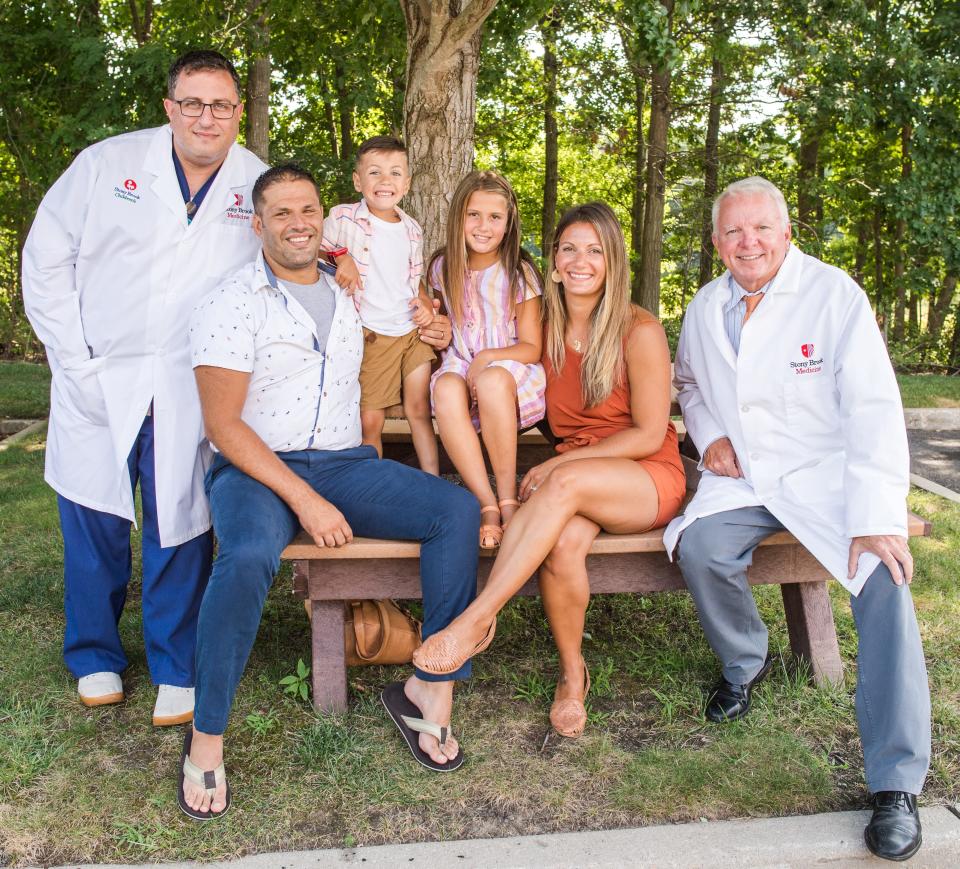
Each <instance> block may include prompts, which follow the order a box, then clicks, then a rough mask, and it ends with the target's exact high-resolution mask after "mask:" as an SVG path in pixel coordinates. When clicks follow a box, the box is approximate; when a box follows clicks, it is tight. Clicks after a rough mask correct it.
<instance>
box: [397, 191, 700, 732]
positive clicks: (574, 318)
mask: <svg viewBox="0 0 960 869" xmlns="http://www.w3.org/2000/svg"><path fill="white" fill-rule="evenodd" d="M554 237H555V241H554V244H553V250H552V252H551V268H550V270H549V275H548V279H547V282H546V286H545V288H544V294H543V297H544V319H545V325H544V351H543V364H544V367H545V369H546V372H547V392H546V402H547V420H548V422H549V424H550V428H551V430H552V431H553V433H554V434H555V435H556V436H557V437H559V438H560V439H561V440H560V443H559V445H558V446H557V455H556V456H553V457H552V458H550V459H548V460H547V461H546V462H543V463H542V464H540V465H537V466H536V467H534V468H531V470H530V471H529V472H528V473H527V474H526V476H525V477H524V478H523V481H522V482H521V484H520V491H519V495H520V499H521V501H522V502H523V506H522V507H521V508H520V509H519V510H518V511H517V513H516V514H515V515H514V516H513V518H512V519H511V520H510V523H509V525H508V526H507V528H506V531H505V533H504V537H503V542H502V544H501V546H500V553H499V555H498V556H497V560H496V562H495V564H494V566H493V569H492V570H491V573H490V579H489V580H488V582H487V585H486V587H485V588H484V590H483V591H482V592H481V593H480V595H478V596H477V598H476V600H474V602H473V603H472V604H471V605H470V606H469V607H468V608H467V609H466V610H465V611H464V612H463V613H462V614H461V615H460V616H459V617H458V618H457V619H455V620H454V621H453V622H452V623H451V624H450V625H449V626H448V627H447V628H446V629H444V630H443V631H440V632H439V633H436V634H434V635H433V636H431V637H430V638H429V639H428V640H427V641H426V642H425V643H424V644H423V645H422V646H421V647H420V648H419V649H417V651H416V652H415V653H414V658H413V660H414V664H416V666H417V667H418V668H420V669H421V670H423V671H425V672H427V673H436V674H438V675H440V674H448V673H451V672H453V671H455V670H456V669H457V668H458V667H460V666H461V665H462V663H463V662H464V661H465V660H466V659H467V658H469V657H471V656H473V655H475V654H477V653H478V652H481V651H483V650H484V649H485V648H486V647H487V646H488V645H489V644H490V641H491V640H492V639H493V633H494V630H495V627H496V616H497V613H498V612H499V611H500V610H501V609H502V608H503V606H504V604H505V603H506V602H507V601H508V600H509V599H510V598H511V597H512V596H513V595H514V594H515V593H516V592H517V590H518V589H519V588H520V587H521V586H522V585H523V583H524V582H525V581H526V580H527V578H528V577H529V576H530V575H531V574H532V573H533V572H534V571H536V570H537V568H538V567H539V568H540V594H541V596H542V599H543V606H544V609H545V610H546V614H547V619H548V621H549V623H550V629H551V630H552V631H553V636H554V639H555V640H556V643H557V649H558V652H559V659H560V679H559V681H558V683H557V689H556V693H555V695H554V702H553V707H552V708H551V710H550V721H551V723H552V724H553V726H554V729H555V730H556V731H557V732H558V733H559V734H561V735H562V736H569V737H576V736H579V735H580V734H581V733H582V732H583V728H584V726H585V724H586V719H587V713H586V708H585V706H584V699H585V697H586V694H587V691H588V690H589V687H590V676H589V673H588V671H587V666H586V663H585V662H584V660H583V656H582V654H581V642H582V638H583V627H584V618H585V615H586V610H587V604H588V603H589V600H590V580H589V577H588V575H587V568H586V556H587V552H588V551H589V549H590V545H591V544H592V543H593V540H594V538H595V537H596V536H597V534H598V533H599V532H600V531H601V530H604V531H609V532H612V533H619V534H627V533H633V532H639V531H646V530H647V529H649V528H656V527H659V526H661V525H666V524H667V522H669V521H670V520H671V519H672V518H673V517H674V515H676V513H677V512H678V510H679V508H680V504H681V502H682V500H683V496H684V492H685V488H686V486H685V480H684V473H683V465H682V463H681V461H680V454H679V451H678V447H677V432H676V429H675V428H674V427H673V423H671V422H670V351H669V348H668V346H667V338H666V335H665V334H664V331H663V327H662V326H661V325H660V323H659V321H658V320H657V319H656V317H654V316H653V315H652V314H650V313H649V312H647V311H645V310H644V309H643V308H639V307H637V306H635V305H632V304H631V303H630V272H629V267H628V261H627V251H626V245H625V243H624V239H623V232H622V230H621V228H620V224H619V222H618V221H617V218H616V216H615V215H614V213H613V211H612V210H611V209H610V207H609V206H607V205H605V204H603V203H598V202H594V203H588V204H586V205H580V206H576V207H574V208H572V209H570V210H569V211H568V212H567V213H566V214H564V216H563V217H562V218H561V220H560V223H559V225H558V226H557V231H556V233H555V236H554Z"/></svg>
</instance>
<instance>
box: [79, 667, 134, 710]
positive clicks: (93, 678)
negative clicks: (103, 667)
mask: <svg viewBox="0 0 960 869" xmlns="http://www.w3.org/2000/svg"><path fill="white" fill-rule="evenodd" d="M77 692H78V693H79V694H80V702H81V703H82V704H83V705H84V706H106V705H108V704H110V703H119V702H120V701H121V700H123V682H121V681H120V674H119V673H107V672H103V673H91V674H90V675H89V676H82V677H81V678H80V679H78V680H77Z"/></svg>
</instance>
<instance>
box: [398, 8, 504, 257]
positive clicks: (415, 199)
mask: <svg viewBox="0 0 960 869" xmlns="http://www.w3.org/2000/svg"><path fill="white" fill-rule="evenodd" d="M496 2H497V0H447V2H446V3H428V2H426V0H400V5H401V7H402V8H403V14H404V18H405V19H406V22H407V87H406V93H405V94H404V106H403V114H404V129H405V133H406V143H407V152H408V155H409V157H410V169H411V172H412V175H413V180H412V183H411V185H410V192H409V193H408V194H407V196H406V200H405V201H406V206H407V209H408V210H409V211H410V212H411V214H413V216H414V217H415V218H416V219H417V220H419V221H420V223H421V225H422V226H423V250H424V254H425V255H426V256H429V255H430V254H431V253H432V252H433V251H434V250H435V249H436V248H437V247H439V246H440V245H442V244H443V239H444V227H445V225H446V220H447V209H448V207H449V205H450V197H451V196H452V195H453V191H454V188H455V187H456V186H457V184H458V183H459V182H460V179H461V178H463V176H464V175H465V174H466V173H467V172H469V171H470V169H471V168H472V166H473V138H474V137H473V131H474V115H475V106H476V96H477V68H478V65H479V60H480V29H481V27H482V26H483V22H484V21H485V20H486V18H487V16H488V15H489V14H490V12H491V11H492V10H493V7H494V6H495V5H496Z"/></svg>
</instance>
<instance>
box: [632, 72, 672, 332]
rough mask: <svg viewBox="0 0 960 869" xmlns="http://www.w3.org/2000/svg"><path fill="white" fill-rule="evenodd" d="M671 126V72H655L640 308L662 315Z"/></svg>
mask: <svg viewBox="0 0 960 869" xmlns="http://www.w3.org/2000/svg"><path fill="white" fill-rule="evenodd" d="M669 125H670V69H669V67H666V68H665V67H659V68H657V69H655V70H654V72H653V75H652V76H651V81H650V132H649V133H648V135H647V178H646V189H647V190H646V192H647V196H646V201H645V203H644V210H643V229H642V234H641V243H640V299H639V302H640V305H641V306H642V307H644V308H646V309H647V310H648V311H650V313H651V314H654V315H658V314H659V313H660V261H661V255H662V253H663V203H664V196H665V194H666V186H667V182H666V177H665V173H666V167H667V130H668V128H669Z"/></svg>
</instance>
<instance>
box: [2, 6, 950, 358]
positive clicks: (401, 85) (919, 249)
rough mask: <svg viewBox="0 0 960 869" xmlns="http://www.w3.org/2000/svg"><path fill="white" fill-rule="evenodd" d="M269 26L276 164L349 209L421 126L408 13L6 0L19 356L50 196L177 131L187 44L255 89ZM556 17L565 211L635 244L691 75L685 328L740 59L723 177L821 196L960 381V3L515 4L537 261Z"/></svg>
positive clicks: (513, 90)
mask: <svg viewBox="0 0 960 869" xmlns="http://www.w3.org/2000/svg"><path fill="white" fill-rule="evenodd" d="M147 6H150V7H151V8H152V12H153V17H152V21H151V26H150V28H149V31H148V32H142V29H141V30H138V29H137V27H135V24H134V15H133V10H138V15H139V17H140V18H142V16H143V10H144V9H145V8H146V7H147ZM261 14H264V15H265V21H266V25H267V28H268V31H269V51H270V56H271V61H272V65H273V76H272V84H271V88H272V90H271V159H272V160H274V161H279V160H283V159H296V160H297V161H299V162H301V163H303V164H304V165H305V166H307V167H308V168H310V169H311V170H313V171H314V172H315V174H316V175H317V177H318V178H319V179H320V183H321V188H322V193H323V198H324V202H325V204H327V205H328V206H329V205H331V204H334V203H335V202H338V201H346V200H351V199H353V198H355V196H356V193H355V191H354V190H353V185H352V182H351V177H350V176H351V171H352V162H353V152H354V150H355V148H356V145H357V144H358V143H359V142H360V141H362V140H363V139H364V138H366V137H368V136H370V135H373V134H377V133H383V132H397V133H400V132H403V130H404V120H405V119H404V92H405V79H406V42H405V24H404V20H403V16H402V11H401V7H400V4H398V3H396V2H395V0H365V2H363V3H355V2H349V0H330V2H324V3H320V2H306V3H303V2H294V0H269V3H265V4H262V5H261V4H252V3H250V2H248V0H223V2H218V3H213V2H211V0H199V2H195V0H189V2H188V0H165V2H163V3H157V2H154V0H151V2H149V3H148V2H147V0H102V2H100V3H88V2H84V0H51V2H46V3H40V4H37V3H33V4H23V3H18V2H14V0H0V73H2V77H3V81H4V88H3V91H2V92H0V247H2V249H3V251H4V252H5V253H6V256H4V257H2V258H0V355H16V356H20V357H25V356H26V357H30V356H34V357H35V356H37V355H39V352H40V348H39V345H38V343H37V341H36V339H35V338H34V337H33V335H32V333H31V330H30V328H29V324H28V323H27V321H26V319H25V317H24V316H23V310H22V302H21V300H20V294H19V271H20V262H19V255H20V249H21V247H22V244H23V241H24V239H25V237H26V233H27V231H28V229H29V225H30V222H31V220H32V217H33V214H34V212H35V209H36V206H37V203H38V202H39V200H40V197H41V196H42V195H43V193H44V192H45V191H46V190H47V189H48V188H49V186H50V185H51V184H52V183H53V181H54V180H55V179H56V178H57V177H58V176H59V175H60V174H61V172H62V171H63V170H64V168H65V167H66V166H67V165H68V164H69V162H70V161H71V160H72V159H73V157H74V156H75V155H76V153H77V152H78V151H79V150H80V149H82V148H83V147H85V146H86V145H88V144H90V143H91V142H94V141H96V140H98V139H101V138H103V137H105V136H109V135H112V134H115V133H119V132H122V131H125V130H129V129H134V128H137V127H143V126H151V125H155V124H160V123H163V122H164V119H165V117H164V114H163V109H162V105H161V99H160V98H161V96H162V95H163V88H164V78H165V71H166V68H167V66H168V64H169V62H170V60H171V59H172V58H173V57H174V56H175V55H176V54H178V53H179V52H181V51H183V50H185V49H186V48H191V47H198V46H211V47H214V48H217V49H219V50H222V51H224V52H225V53H226V54H228V56H230V57H231V58H232V59H233V60H234V61H235V62H236V64H237V66H238V69H239V71H240V74H241V77H243V76H245V75H246V70H247V66H248V62H249V57H250V52H251V47H252V46H253V45H254V44H256V43H257V42H258V40H261V41H262V36H263V34H262V33H261V32H260V31H259V30H258V29H257V28H258V24H257V19H258V17H259V16H260V15H261ZM547 22H550V23H551V27H552V28H553V30H551V33H552V34H553V41H554V42H555V54H556V57H557V61H558V82H557V87H558V93H557V112H556V116H557V124H558V128H559V135H558V163H559V190H558V202H557V209H558V211H560V212H562V211H563V210H564V209H565V208H567V207H568V206H570V205H573V204H575V203H577V202H581V201H584V200H588V199H604V200H606V201H608V202H609V203H610V204H611V205H612V206H613V207H614V209H615V211H616V212H617V214H618V215H619V217H620V218H621V222H622V223H623V226H624V231H625V235H626V236H627V239H628V243H629V242H630V240H631V239H632V238H633V237H634V236H635V235H636V234H637V233H638V232H639V229H640V227H639V226H633V225H632V220H631V204H632V200H633V197H634V194H635V191H638V190H639V191H640V193H641V194H645V193H646V192H647V191H645V190H643V189H642V188H643V184H644V181H643V178H642V177H638V175H637V158H638V156H639V158H640V161H641V163H642V161H643V158H644V157H645V153H646V152H645V142H646V135H647V130H648V123H649V101H650V86H649V83H650V76H651V70H652V69H653V68H655V67H662V66H666V67H669V68H670V70H671V91H670V103H671V107H670V129H669V137H668V155H667V156H668V160H667V165H666V169H665V176H664V178H663V179H662V180H663V188H664V195H665V200H666V208H665V214H664V219H663V226H662V242H663V252H662V259H661V261H660V266H661V268H660V271H661V299H660V303H661V304H660V307H661V311H662V312H663V313H664V315H665V316H667V317H676V316H678V315H679V314H681V313H682V311H683V309H684V308H685V306H686V304H687V303H688V302H689V300H690V299H691V298H692V296H693V294H694V293H695V292H696V290H697V288H698V287H697V284H698V274H699V262H700V255H701V251H700V244H701V242H700V233H701V226H702V223H703V219H704V212H705V205H707V204H708V203H705V201H704V200H705V197H704V172H705V164H704V154H705V130H706V122H707V115H708V110H709V108H710V98H709V92H710V84H711V68H712V65H713V62H714V61H715V60H717V61H719V62H720V63H721V64H722V78H721V89H720V92H719V96H718V97H717V104H718V110H719V116H720V133H719V143H718V152H719V183H720V186H721V187H722V186H723V185H724V184H726V183H728V182H730V181H732V180H735V179H736V178H740V177H743V176H745V175H749V174H762V175H764V176H766V177H768V178H770V179H771V180H773V181H774V182H775V183H777V184H779V185H780V186H781V187H782V189H783V190H784V192H785V193H786V195H787V199H788V203H789V204H790V206H791V211H792V212H793V214H794V216H795V217H797V216H799V211H800V200H801V198H805V201H806V202H807V205H806V206H805V207H804V222H803V225H800V224H799V223H798V224H796V225H795V229H796V231H797V238H798V240H799V243H800V245H801V246H802V247H803V249H805V250H807V251H809V252H811V253H814V254H816V255H818V256H821V257H822V258H824V259H825V260H827V261H829V262H831V263H833V264H835V265H837V266H839V267H841V268H844V269H845V270H847V271H848V272H850V273H851V274H853V275H854V277H855V278H856V279H857V280H858V281H859V282H860V283H861V284H862V285H863V286H864V288H865V289H866V291H867V292H868V294H869V296H870V298H871V301H872V302H873V303H874V306H875V308H876V311H877V314H878V319H879V320H880V321H881V323H882V325H883V326H884V327H885V330H886V332H887V334H888V335H889V336H891V338H894V337H895V338H896V342H895V343H896V348H897V353H898V357H899V358H901V359H902V360H903V363H904V364H905V365H907V366H910V367H923V366H928V367H934V368H935V367H936V366H941V367H946V368H949V367H950V366H952V367H953V368H957V367H960V329H958V325H960V315H958V298H957V292H956V277H957V275H958V273H960V226H958V214H960V52H958V49H957V40H956V33H957V31H958V29H960V5H958V4H957V3H955V2H951V3H932V2H928V0H924V2H907V0H894V2H890V3H873V2H869V0H815V2H812V3H810V2H801V0H772V2H768V3H765V4H759V3H754V2H747V3H745V4H736V5H735V6H731V5H730V4H726V3H721V2H719V0H688V2H661V0H599V2H597V3H594V4H586V5H584V4H578V3H574V2H572V0H520V2H511V3H506V2H501V3H499V4H497V6H496V7H495V9H494V11H493V13H492V14H491V16H490V18H489V19H488V21H487V24H486V26H485V28H484V32H483V39H482V46H481V62H480V68H479V75H478V80H477V125H476V143H475V158H476V163H477V165H478V166H480V167H495V168H497V169H498V170H500V171H502V172H503V173H504V174H506V175H507V176H508V177H509V178H510V180H511V182H512V183H513V185H514V187H515V189H516V190H517V194H518V198H519V201H520V208H521V215H522V219H523V224H524V241H525V244H526V246H527V247H528V249H530V250H531V251H532V252H534V253H541V251H540V246H541V241H542V240H541V238H540V232H541V223H542V210H543V201H544V196H543V191H544V160H545V138H544V137H545V134H544V109H545V105H546V91H545V81H546V79H545V71H544V67H543V45H544V42H543V39H544V37H543V27H544V26H545V24H546V23H547ZM638 88H640V89H641V91H643V99H644V103H643V104H642V105H641V108H640V110H639V111H638V109H637V102H636V101H637V97H638V90H637V89H638ZM636 265H637V264H636V263H634V266H636ZM715 269H719V264H716V263H715ZM901 324H903V325H902V331H903V333H904V334H903V336H902V338H901V336H900V330H901ZM894 333H896V334H894ZM901 348H902V349H901Z"/></svg>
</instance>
